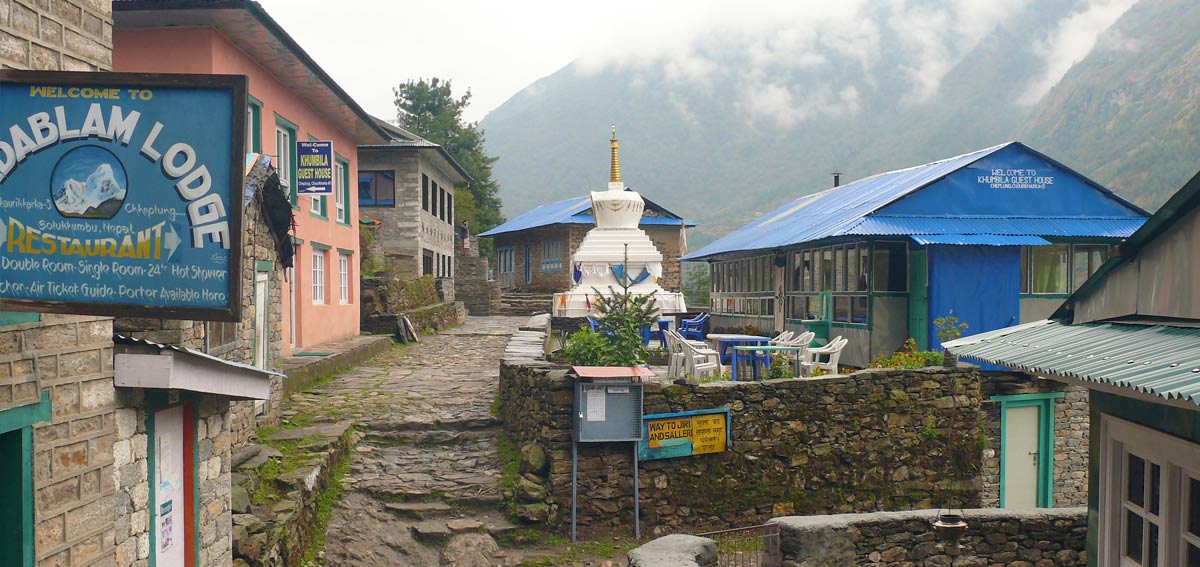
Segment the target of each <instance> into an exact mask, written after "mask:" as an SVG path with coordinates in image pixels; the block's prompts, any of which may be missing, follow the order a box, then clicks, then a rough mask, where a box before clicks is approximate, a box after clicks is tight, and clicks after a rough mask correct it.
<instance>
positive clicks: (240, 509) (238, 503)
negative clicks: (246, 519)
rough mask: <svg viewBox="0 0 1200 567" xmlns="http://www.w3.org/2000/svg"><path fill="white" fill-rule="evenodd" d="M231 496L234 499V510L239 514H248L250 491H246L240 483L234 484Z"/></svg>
mask: <svg viewBox="0 0 1200 567" xmlns="http://www.w3.org/2000/svg"><path fill="white" fill-rule="evenodd" d="M230 497H231V498H232V500H233V511H234V512H235V513H238V514H246V513H248V512H250V493H248V492H246V489H245V488H242V486H241V485H240V484H235V485H233V491H232V494H230Z"/></svg>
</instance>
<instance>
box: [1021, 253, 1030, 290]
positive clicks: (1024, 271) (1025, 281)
mask: <svg viewBox="0 0 1200 567" xmlns="http://www.w3.org/2000/svg"><path fill="white" fill-rule="evenodd" d="M1021 293H1029V247H1028V246H1022V247H1021Z"/></svg>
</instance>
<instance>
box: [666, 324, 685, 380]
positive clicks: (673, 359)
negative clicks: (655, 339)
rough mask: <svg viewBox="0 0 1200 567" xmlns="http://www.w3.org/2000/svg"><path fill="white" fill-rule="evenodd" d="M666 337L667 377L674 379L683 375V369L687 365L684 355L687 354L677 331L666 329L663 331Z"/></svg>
mask: <svg viewBox="0 0 1200 567" xmlns="http://www.w3.org/2000/svg"><path fill="white" fill-rule="evenodd" d="M663 336H664V337H665V338H666V349H667V378H668V379H670V380H675V379H676V378H679V377H681V376H683V372H684V369H685V368H686V367H687V361H686V360H685V358H684V357H686V356H687V354H686V353H684V351H683V345H682V344H680V339H679V335H678V333H676V332H675V331H671V330H667V332H665V333H663Z"/></svg>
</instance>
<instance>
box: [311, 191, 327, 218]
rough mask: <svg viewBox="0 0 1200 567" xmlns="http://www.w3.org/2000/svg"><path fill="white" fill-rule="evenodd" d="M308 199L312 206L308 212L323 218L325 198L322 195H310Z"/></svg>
mask: <svg viewBox="0 0 1200 567" xmlns="http://www.w3.org/2000/svg"><path fill="white" fill-rule="evenodd" d="M309 199H311V200H312V206H311V207H310V208H309V209H308V210H309V211H312V214H314V215H317V216H320V217H323V216H325V197H324V196H323V195H312V196H310V197H309Z"/></svg>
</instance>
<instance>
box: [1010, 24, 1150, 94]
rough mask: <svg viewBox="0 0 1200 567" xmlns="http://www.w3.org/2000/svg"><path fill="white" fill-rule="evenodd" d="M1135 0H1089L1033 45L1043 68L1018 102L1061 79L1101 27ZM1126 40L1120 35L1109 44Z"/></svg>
mask: <svg viewBox="0 0 1200 567" xmlns="http://www.w3.org/2000/svg"><path fill="white" fill-rule="evenodd" d="M1136 3H1137V0H1092V1H1091V2H1090V3H1089V4H1088V5H1087V6H1086V7H1084V8H1083V9H1082V10H1080V11H1078V12H1076V13H1074V14H1072V15H1070V16H1068V17H1067V18H1064V19H1063V20H1062V21H1061V22H1059V24H1058V26H1057V27H1056V28H1055V29H1054V31H1052V32H1051V33H1050V35H1049V37H1047V38H1046V39H1045V40H1043V41H1040V42H1037V43H1036V44H1034V45H1033V52H1034V53H1036V54H1037V55H1038V56H1039V57H1041V58H1042V60H1043V61H1045V63H1046V70H1045V71H1044V72H1043V73H1042V74H1041V75H1039V76H1038V77H1036V78H1035V79H1034V80H1033V81H1031V82H1030V84H1029V88H1027V89H1026V90H1025V92H1024V93H1023V94H1022V95H1021V98H1020V99H1019V101H1018V102H1020V103H1021V104H1026V105H1030V104H1034V103H1036V102H1037V101H1039V100H1041V98H1042V97H1043V96H1045V95H1046V93H1048V92H1050V89H1051V88H1053V87H1054V85H1057V84H1058V82H1059V81H1060V80H1062V78H1063V75H1066V74H1067V71H1069V70H1070V69H1071V66H1072V65H1074V64H1075V63H1077V62H1078V61H1080V60H1082V59H1083V58H1084V57H1085V56H1086V55H1087V54H1088V53H1089V52H1091V50H1092V48H1093V47H1094V46H1095V45H1096V42H1097V39H1098V38H1099V37H1100V34H1101V33H1103V32H1104V30H1106V29H1108V28H1109V27H1110V26H1112V24H1113V22H1115V21H1117V18H1119V17H1120V16H1121V14H1124V13H1125V12H1126V11H1127V10H1129V8H1130V7H1131V6H1133V5H1134V4H1136ZM1122 43H1123V44H1124V45H1126V46H1128V45H1129V41H1128V40H1126V39H1125V38H1123V37H1121V36H1117V37H1114V38H1113V42H1112V43H1110V45H1112V46H1114V47H1117V46H1121V45H1122Z"/></svg>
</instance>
